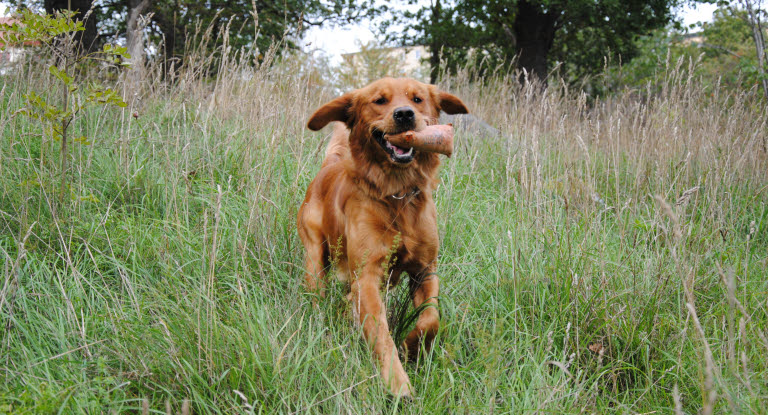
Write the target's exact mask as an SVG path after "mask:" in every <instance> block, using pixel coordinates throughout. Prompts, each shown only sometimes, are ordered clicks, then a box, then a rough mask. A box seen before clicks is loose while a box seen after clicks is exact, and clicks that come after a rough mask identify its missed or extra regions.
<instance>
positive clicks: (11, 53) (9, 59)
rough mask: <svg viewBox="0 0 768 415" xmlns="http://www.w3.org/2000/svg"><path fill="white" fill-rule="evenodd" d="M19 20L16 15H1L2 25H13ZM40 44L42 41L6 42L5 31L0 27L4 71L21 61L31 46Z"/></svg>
mask: <svg viewBox="0 0 768 415" xmlns="http://www.w3.org/2000/svg"><path fill="white" fill-rule="evenodd" d="M18 22H19V20H18V19H16V18H14V17H0V25H13V24H14V23H18ZM37 46H40V42H24V43H23V44H17V45H10V44H6V36H5V31H3V30H2V29H0V68H2V72H3V73H4V72H5V71H6V69H7V68H8V67H9V66H11V65H13V64H15V63H17V62H19V61H20V60H21V59H22V58H23V57H24V55H25V54H26V53H27V51H28V49H29V48H30V47H37Z"/></svg>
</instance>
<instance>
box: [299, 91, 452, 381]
mask: <svg viewBox="0 0 768 415" xmlns="http://www.w3.org/2000/svg"><path fill="white" fill-rule="evenodd" d="M408 110H410V112H408ZM440 110H443V111H445V112H447V113H450V114H456V113H466V112H467V109H466V107H465V106H464V103H462V102H461V100H460V99H458V98H457V97H455V96H453V95H450V94H448V93H445V92H441V91H439V90H438V89H437V88H435V87H434V86H433V85H426V84H422V83H420V82H417V81H414V80H412V79H392V78H385V79H381V80H379V81H376V82H374V83H372V84H370V85H368V86H366V87H365V88H362V89H359V90H356V91H353V92H350V93H347V94H345V95H343V96H341V97H339V98H336V99H335V100H333V101H331V102H329V103H327V104H325V105H323V106H322V107H320V108H319V109H318V110H317V111H316V112H315V113H314V114H313V115H312V116H311V117H310V120H309V123H308V127H309V128H310V129H311V130H315V131H316V130H319V129H321V128H323V127H324V126H325V125H327V124H328V123H330V122H333V121H338V122H337V123H336V125H335V126H334V130H333V136H332V139H331V142H330V143H329V144H328V148H327V150H326V156H325V160H324V161H323V164H322V167H321V168H320V171H319V172H318V174H317V177H315V179H314V180H313V181H312V183H311V184H310V185H309V188H308V189H307V196H306V198H305V200H304V203H303V204H302V206H301V208H300V209H299V215H298V228H299V236H300V237H301V240H302V242H303V243H304V247H305V249H306V262H305V269H306V276H305V281H306V285H307V288H308V289H309V290H311V291H314V292H317V293H319V294H320V295H323V292H324V287H325V273H326V270H327V269H328V267H329V265H330V264H329V258H330V257H333V258H336V260H337V261H338V262H336V267H337V272H338V274H339V277H340V278H342V279H345V280H347V281H348V282H349V283H350V294H349V296H348V298H349V300H350V301H351V302H352V304H353V310H354V313H355V318H356V321H357V322H358V323H359V324H360V325H361V326H362V328H363V335H364V336H365V339H366V341H367V342H368V344H369V345H371V347H372V348H373V351H374V353H375V355H376V356H377V358H378V360H379V363H380V365H381V374H382V378H383V380H384V383H385V384H386V385H387V387H388V389H389V390H390V391H391V392H392V393H393V394H395V395H402V396H407V395H410V394H411V393H412V389H411V384H410V381H409V379H408V376H407V375H406V373H405V371H404V370H403V366H402V363H401V362H400V359H399V357H398V353H397V348H396V347H395V344H394V342H393V340H392V337H391V336H390V334H389V328H388V327H387V320H386V310H385V307H384V304H383V302H382V299H381V294H380V291H381V288H382V287H383V286H384V285H385V284H387V283H389V284H396V283H397V279H398V277H399V276H400V274H401V273H402V272H407V273H408V274H409V276H410V280H411V281H412V283H413V284H416V285H415V286H414V295H413V304H414V306H416V307H418V306H419V305H421V304H422V303H424V302H429V303H434V304H437V295H438V279H437V275H435V274H434V272H435V270H436V260H437V250H438V246H439V241H438V236H437V212H436V210H435V204H434V201H433V200H432V191H433V190H434V189H435V187H436V184H437V169H438V166H439V164H440V160H439V159H438V155H437V154H436V153H430V152H421V151H417V150H412V151H413V153H410V154H411V156H409V157H412V160H411V161H410V162H396V161H395V158H396V157H397V156H396V155H392V156H390V154H389V153H388V151H389V150H385V149H384V148H383V146H384V145H385V144H380V142H378V141H377V140H376V139H375V138H374V135H375V134H376V133H375V131H380V132H382V133H384V134H398V133H402V132H403V131H406V130H416V131H421V130H423V129H424V128H425V127H426V126H427V125H432V124H435V123H436V122H437V118H438V115H439V113H440ZM403 114H405V115H403ZM398 117H400V119H398ZM403 117H405V118H407V120H409V121H408V123H407V125H406V123H405V122H404V121H403ZM401 150H402V149H401ZM403 151H404V150H403ZM405 156H408V154H405ZM393 196H395V197H393ZM401 196H402V198H399V199H398V197H401ZM393 248H394V250H395V254H394V256H395V258H396V262H395V263H394V265H393V266H392V267H390V269H389V274H388V275H384V268H383V266H382V264H383V263H384V262H386V260H387V258H388V254H389V252H390V250H391V249H393ZM438 320H439V315H438V312H437V308H435V307H428V308H426V309H425V310H424V311H423V312H422V313H421V315H420V316H419V318H418V321H417V323H416V328H415V329H414V330H413V331H412V332H411V333H409V334H408V336H407V338H406V341H405V346H406V348H407V350H408V351H409V353H413V352H415V351H417V350H418V345H419V342H420V341H421V340H424V341H425V342H426V344H427V345H429V344H430V343H431V341H432V339H433V338H434V336H435V334H436V333H437V330H438V325H439V321H438Z"/></svg>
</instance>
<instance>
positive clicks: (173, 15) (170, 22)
mask: <svg viewBox="0 0 768 415" xmlns="http://www.w3.org/2000/svg"><path fill="white" fill-rule="evenodd" d="M174 5H175V6H174V8H173V9H172V10H170V11H168V10H164V9H163V8H162V7H161V4H160V3H157V2H155V3H154V4H153V5H152V6H151V7H150V11H152V12H153V13H154V15H153V16H152V21H153V22H154V23H155V24H156V25H157V27H158V28H159V29H160V32H161V33H162V34H163V51H162V52H163V56H164V64H163V69H164V71H163V72H164V75H165V76H166V77H167V76H168V75H170V70H171V68H172V67H173V68H176V69H178V68H179V66H180V62H179V61H180V59H181V57H180V54H177V53H176V47H177V46H176V34H177V33H178V32H180V31H181V30H180V28H181V27H182V25H181V24H180V23H179V22H178V21H177V19H178V13H179V7H178V5H179V3H178V1H176V2H175V3H174ZM182 47H183V45H182Z"/></svg>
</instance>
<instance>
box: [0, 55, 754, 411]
mask: <svg viewBox="0 0 768 415" xmlns="http://www.w3.org/2000/svg"><path fill="white" fill-rule="evenodd" d="M226 48H227V44H226V42H223V46H222V48H221V49H220V51H219V52H217V53H215V54H213V55H206V54H205V53H204V52H202V51H203V50H204V48H203V47H199V48H193V47H190V51H189V55H188V56H187V58H186V59H185V63H184V64H183V66H182V67H181V68H179V71H178V75H177V76H176V77H175V78H173V79H172V80H171V81H170V82H169V81H162V76H161V68H160V67H159V66H158V67H150V68H148V69H147V75H146V76H147V79H146V82H145V83H144V85H143V87H142V89H140V90H126V91H125V95H126V99H127V100H128V102H129V103H130V106H129V108H126V109H125V110H114V109H103V110H98V111H95V110H94V111H92V112H90V113H88V114H85V115H84V116H83V117H82V118H81V119H80V122H79V124H78V125H76V126H75V128H77V129H80V130H81V131H82V133H83V134H84V135H86V136H88V137H89V140H90V141H91V142H92V143H93V144H91V145H80V146H77V147H75V148H74V150H73V151H72V153H71V157H72V160H71V161H72V162H71V166H72V171H71V173H70V174H72V180H70V183H71V187H70V188H69V189H68V194H69V196H70V197H69V200H68V201H67V203H66V204H65V208H62V209H61V212H62V214H61V215H57V216H54V215H52V214H51V209H50V206H51V204H52V203H53V202H52V198H53V197H54V195H56V194H57V191H58V188H57V187H56V186H55V184H56V183H58V182H59V180H58V178H59V177H58V176H57V175H58V174H61V172H59V171H57V169H56V166H58V163H57V160H58V157H59V154H58V153H57V151H56V148H57V147H56V145H55V143H53V142H52V140H51V138H50V137H47V136H46V135H45V134H43V132H42V130H41V128H40V127H39V126H38V125H36V124H35V123H34V122H31V121H30V120H28V119H25V118H23V116H22V115H19V114H18V113H17V112H16V110H17V109H18V108H20V107H21V106H22V105H23V101H22V99H21V97H22V95H23V94H25V93H26V92H27V91H31V90H35V91H37V92H38V93H41V94H42V93H46V91H49V90H51V89H53V88H51V85H52V83H53V82H54V81H53V80H52V79H51V78H50V77H49V76H48V71H47V70H44V68H42V69H41V67H40V66H38V65H37V64H35V63H29V64H27V65H25V66H23V67H21V68H19V70H17V71H15V72H13V73H12V74H10V75H6V76H5V77H4V78H3V79H2V82H3V86H2V89H1V91H0V102H2V105H3V108H2V111H0V130H2V140H0V189H1V190H0V258H2V261H0V262H2V266H0V275H1V276H2V280H1V281H0V284H1V285H0V289H1V290H2V291H0V321H1V322H2V327H0V333H2V334H0V351H1V353H0V359H2V364H0V373H2V386H0V412H13V413H23V412H35V413H37V412H43V413H47V412H75V413H76V412H89V413H95V412H122V411H127V410H134V411H139V412H157V413H176V412H179V411H182V412H185V413H186V412H189V411H192V412H194V413H233V412H234V413H240V412H250V411H252V412H256V413H342V412H343V413H394V412H405V413H419V414H420V413H523V412H537V413H538V412H548V413H575V412H591V413H647V412H652V411H658V412H660V413H670V412H677V413H699V412H701V413H723V412H739V413H761V412H763V410H764V408H765V406H766V404H768V360H767V359H766V356H768V339H767V338H766V336H767V335H768V333H767V332H766V323H768V314H767V313H766V308H767V307H768V303H767V302H766V298H768V296H766V292H768V282H767V281H766V265H768V264H767V262H768V237H767V236H766V235H767V234H766V227H767V226H768V207H767V206H766V202H767V201H768V198H767V197H766V193H767V192H766V189H768V176H767V174H766V172H767V171H768V157H767V156H768V154H767V153H766V147H767V140H768V133H767V131H768V128H767V127H768V126H767V125H766V123H767V122H768V117H767V116H766V111H765V102H764V101H760V99H759V95H758V92H757V91H729V90H724V89H720V88H714V89H711V88H703V87H701V86H700V84H699V83H698V82H697V80H696V79H693V78H689V77H687V76H686V75H685V74H686V73H689V72H687V71H685V70H683V69H684V65H685V64H686V63H684V62H681V63H680V64H679V65H677V66H674V65H673V66H670V67H669V68H667V69H666V70H665V71H662V72H663V73H664V76H663V77H660V79H658V82H657V84H655V85H653V86H649V88H648V89H646V90H644V91H627V92H626V93H624V94H621V95H618V96H613V97H610V98H605V99H603V98H601V99H597V100H595V99H593V98H591V97H588V96H586V95H585V94H583V93H580V92H579V91H572V90H569V89H568V87H567V86H564V85H558V84H552V85H550V86H549V87H548V88H547V89H546V90H544V89H542V88H540V87H538V86H525V87H521V86H520V85H519V84H518V83H517V82H516V79H517V78H516V77H515V76H505V75H498V76H493V77H490V78H488V79H486V80H484V82H472V81H470V80H471V79H473V76H472V74H470V73H469V72H466V73H460V74H458V75H456V76H454V77H450V78H446V79H445V80H444V81H443V84H442V85H441V86H442V87H444V88H445V89H447V90H450V91H451V92H453V93H455V94H457V95H458V96H460V97H462V99H464V101H465V102H466V103H467V104H468V106H469V108H470V109H471V111H472V112H473V114H474V115H475V116H477V117H479V118H480V119H483V120H485V121H486V122H488V123H489V124H490V125H492V126H493V127H495V128H496V129H498V130H499V131H500V134H499V135H490V134H486V133H483V132H480V131H479V130H475V129H473V128H472V127H471V124H470V123H467V124H465V127H466V129H462V128H461V127H462V126H461V125H457V127H459V134H458V136H457V143H458V144H457V146H458V147H457V150H456V152H455V156H454V157H453V158H451V159H446V160H445V162H444V165H443V168H442V173H441V178H442V183H441V185H440V187H439V188H438V189H437V191H436V193H435V197H436V203H437V208H438V212H439V231H440V237H441V242H442V247H441V251H440V264H439V267H438V270H439V273H440V277H441V282H442V290H441V298H440V300H441V303H440V312H441V316H442V326H441V332H440V335H439V338H438V340H437V342H436V346H435V348H434V350H433V351H432V352H431V353H430V354H428V355H427V356H425V357H423V358H421V359H419V360H417V361H415V362H410V363H409V364H408V366H407V371H408V372H409V374H410V376H411V380H412V381H413V383H414V387H415V392H416V393H415V395H416V397H415V399H414V400H413V401H411V402H399V401H395V400H393V399H391V398H390V397H388V395H387V394H386V392H385V388H384V387H383V385H382V384H381V382H380V380H379V379H378V376H377V373H378V371H377V370H376V369H375V362H374V359H373V358H372V356H371V354H370V352H369V351H368V349H367V348H366V347H365V345H364V343H363V341H362V340H361V335H360V333H359V332H358V329H357V328H355V327H354V326H353V325H352V323H351V318H350V316H351V310H350V309H349V307H348V305H347V304H346V301H345V300H344V290H345V287H344V286H343V285H341V284H334V285H332V286H331V290H330V291H331V292H330V293H329V295H328V296H327V298H325V299H323V300H320V301H319V302H318V304H317V305H315V306H313V301H312V300H313V299H312V297H311V296H310V295H309V294H308V293H307V292H306V291H305V290H304V289H303V287H302V284H301V281H302V277H301V275H302V269H301V267H302V265H301V264H302V262H303V261H302V256H303V249H302V247H301V244H300V242H299V240H298V238H297V234H296V231H295V217H296V213H297V207H298V206H299V204H300V203H301V200H302V198H303V195H304V191H305V189H306V187H307V184H308V183H309V181H310V180H311V179H312V178H313V177H314V174H315V173H316V172H317V170H318V168H319V164H320V162H321V158H322V155H323V154H324V151H323V149H324V146H325V143H326V142H327V138H328V133H327V132H326V133H321V134H317V133H310V132H309V131H308V130H306V129H305V127H304V126H305V123H306V119H307V116H308V114H310V113H311V111H312V110H313V109H315V108H316V107H317V106H318V105H320V104H321V103H323V102H325V101H326V100H328V99H330V98H332V95H333V93H334V92H333V91H334V90H335V88H334V86H333V85H329V84H324V83H323V80H324V79H325V74H324V73H323V72H321V71H319V70H318V69H317V68H314V67H313V66H312V63H311V61H308V60H306V59H302V58H296V57H294V58H290V57H288V58H285V59H282V60H279V61H274V60H273V59H272V58H273V55H271V54H269V53H267V55H268V56H267V57H266V59H265V60H266V61H267V62H268V63H266V64H263V65H257V66H253V65H252V64H251V63H252V62H253V58H254V53H255V52H254V51H244V52H242V53H238V54H232V53H225V51H226ZM681 65H683V66H681ZM213 72H215V73H217V75H216V76H215V77H213V78H211V77H208V76H206V75H207V74H210V73H213ZM115 82H117V85H118V86H120V85H121V82H122V81H119V80H118V81H115ZM461 123H462V121H460V120H459V121H457V124H461ZM405 285H406V284H404V286H403V287H402V288H399V289H396V290H395V293H394V294H393V295H394V296H396V295H397V293H398V292H400V291H398V290H404V289H407V288H406V287H405Z"/></svg>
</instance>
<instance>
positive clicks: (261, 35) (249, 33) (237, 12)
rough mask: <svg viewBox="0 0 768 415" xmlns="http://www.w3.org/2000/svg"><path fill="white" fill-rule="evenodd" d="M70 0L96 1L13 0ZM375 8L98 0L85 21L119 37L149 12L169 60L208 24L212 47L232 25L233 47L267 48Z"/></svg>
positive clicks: (346, 1)
mask: <svg viewBox="0 0 768 415" xmlns="http://www.w3.org/2000/svg"><path fill="white" fill-rule="evenodd" d="M70 2H71V5H72V7H73V10H75V7H76V6H77V7H78V9H77V11H80V10H88V8H89V7H91V6H92V5H93V0H27V1H24V0H11V3H12V4H15V5H17V6H21V5H24V4H29V5H36V6H38V7H39V6H43V7H44V8H45V10H46V12H48V13H50V10H54V9H56V8H57V7H62V5H64V7H66V6H67V5H68V4H69V3H70ZM144 3H148V4H144ZM49 4H50V5H51V7H52V8H51V9H49ZM86 4H87V7H86ZM377 12H378V9H377V8H376V7H374V5H373V0H364V1H359V2H358V1H353V0H325V1H313V0H285V1H281V2H274V1H267V0H208V1H204V2H203V1H197V0H155V1H149V2H144V1H141V0H112V1H105V2H98V3H97V5H96V7H95V8H94V11H93V13H92V15H91V16H89V21H88V22H86V25H92V26H93V30H92V32H93V34H94V35H93V38H94V39H97V38H103V39H105V40H110V41H116V40H118V39H121V38H123V37H125V36H126V33H128V32H130V31H129V30H128V29H129V27H130V26H131V25H132V24H135V22H136V20H133V21H132V22H129V21H131V19H132V18H133V19H137V18H138V15H139V14H151V15H152V17H151V21H150V22H149V24H148V25H147V28H146V30H147V31H148V34H149V37H150V39H151V40H153V41H154V42H155V43H156V44H159V45H161V51H160V52H161V53H162V55H163V58H164V60H165V61H166V62H170V61H172V60H179V59H182V57H183V55H184V53H185V48H186V47H187V46H188V45H187V42H189V41H192V40H193V39H191V38H192V37H193V35H195V34H196V33H197V32H198V31H200V30H202V31H206V30H208V29H210V33H211V35H212V37H213V39H211V41H210V42H209V43H208V44H207V47H208V48H209V50H213V49H214V48H215V47H216V46H219V45H220V43H217V42H221V40H217V38H216V37H217V35H218V34H219V33H220V31H221V30H222V29H224V28H229V29H230V36H229V44H230V45H231V46H232V47H234V48H239V47H242V46H255V47H257V48H258V49H259V50H261V51H265V50H267V49H268V48H269V47H270V46H271V45H272V44H273V43H274V42H276V41H280V40H282V41H283V43H282V44H281V45H282V46H283V47H286V48H294V47H296V43H295V41H296V40H297V39H300V37H301V35H302V34H303V33H304V31H305V30H306V29H307V28H309V27H311V26H321V25H334V24H341V23H344V22H352V21H358V20H360V19H364V18H369V17H371V16H373V15H375V14H376V13H377ZM84 13H85V12H84V11H83V12H82V14H78V16H81V15H84ZM96 29H98V31H97V30H96ZM88 30H89V29H88V27H86V32H88ZM88 33H90V32H88ZM86 38H87V36H84V38H83V39H84V43H86V41H87V39H86ZM91 43H93V42H91Z"/></svg>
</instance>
